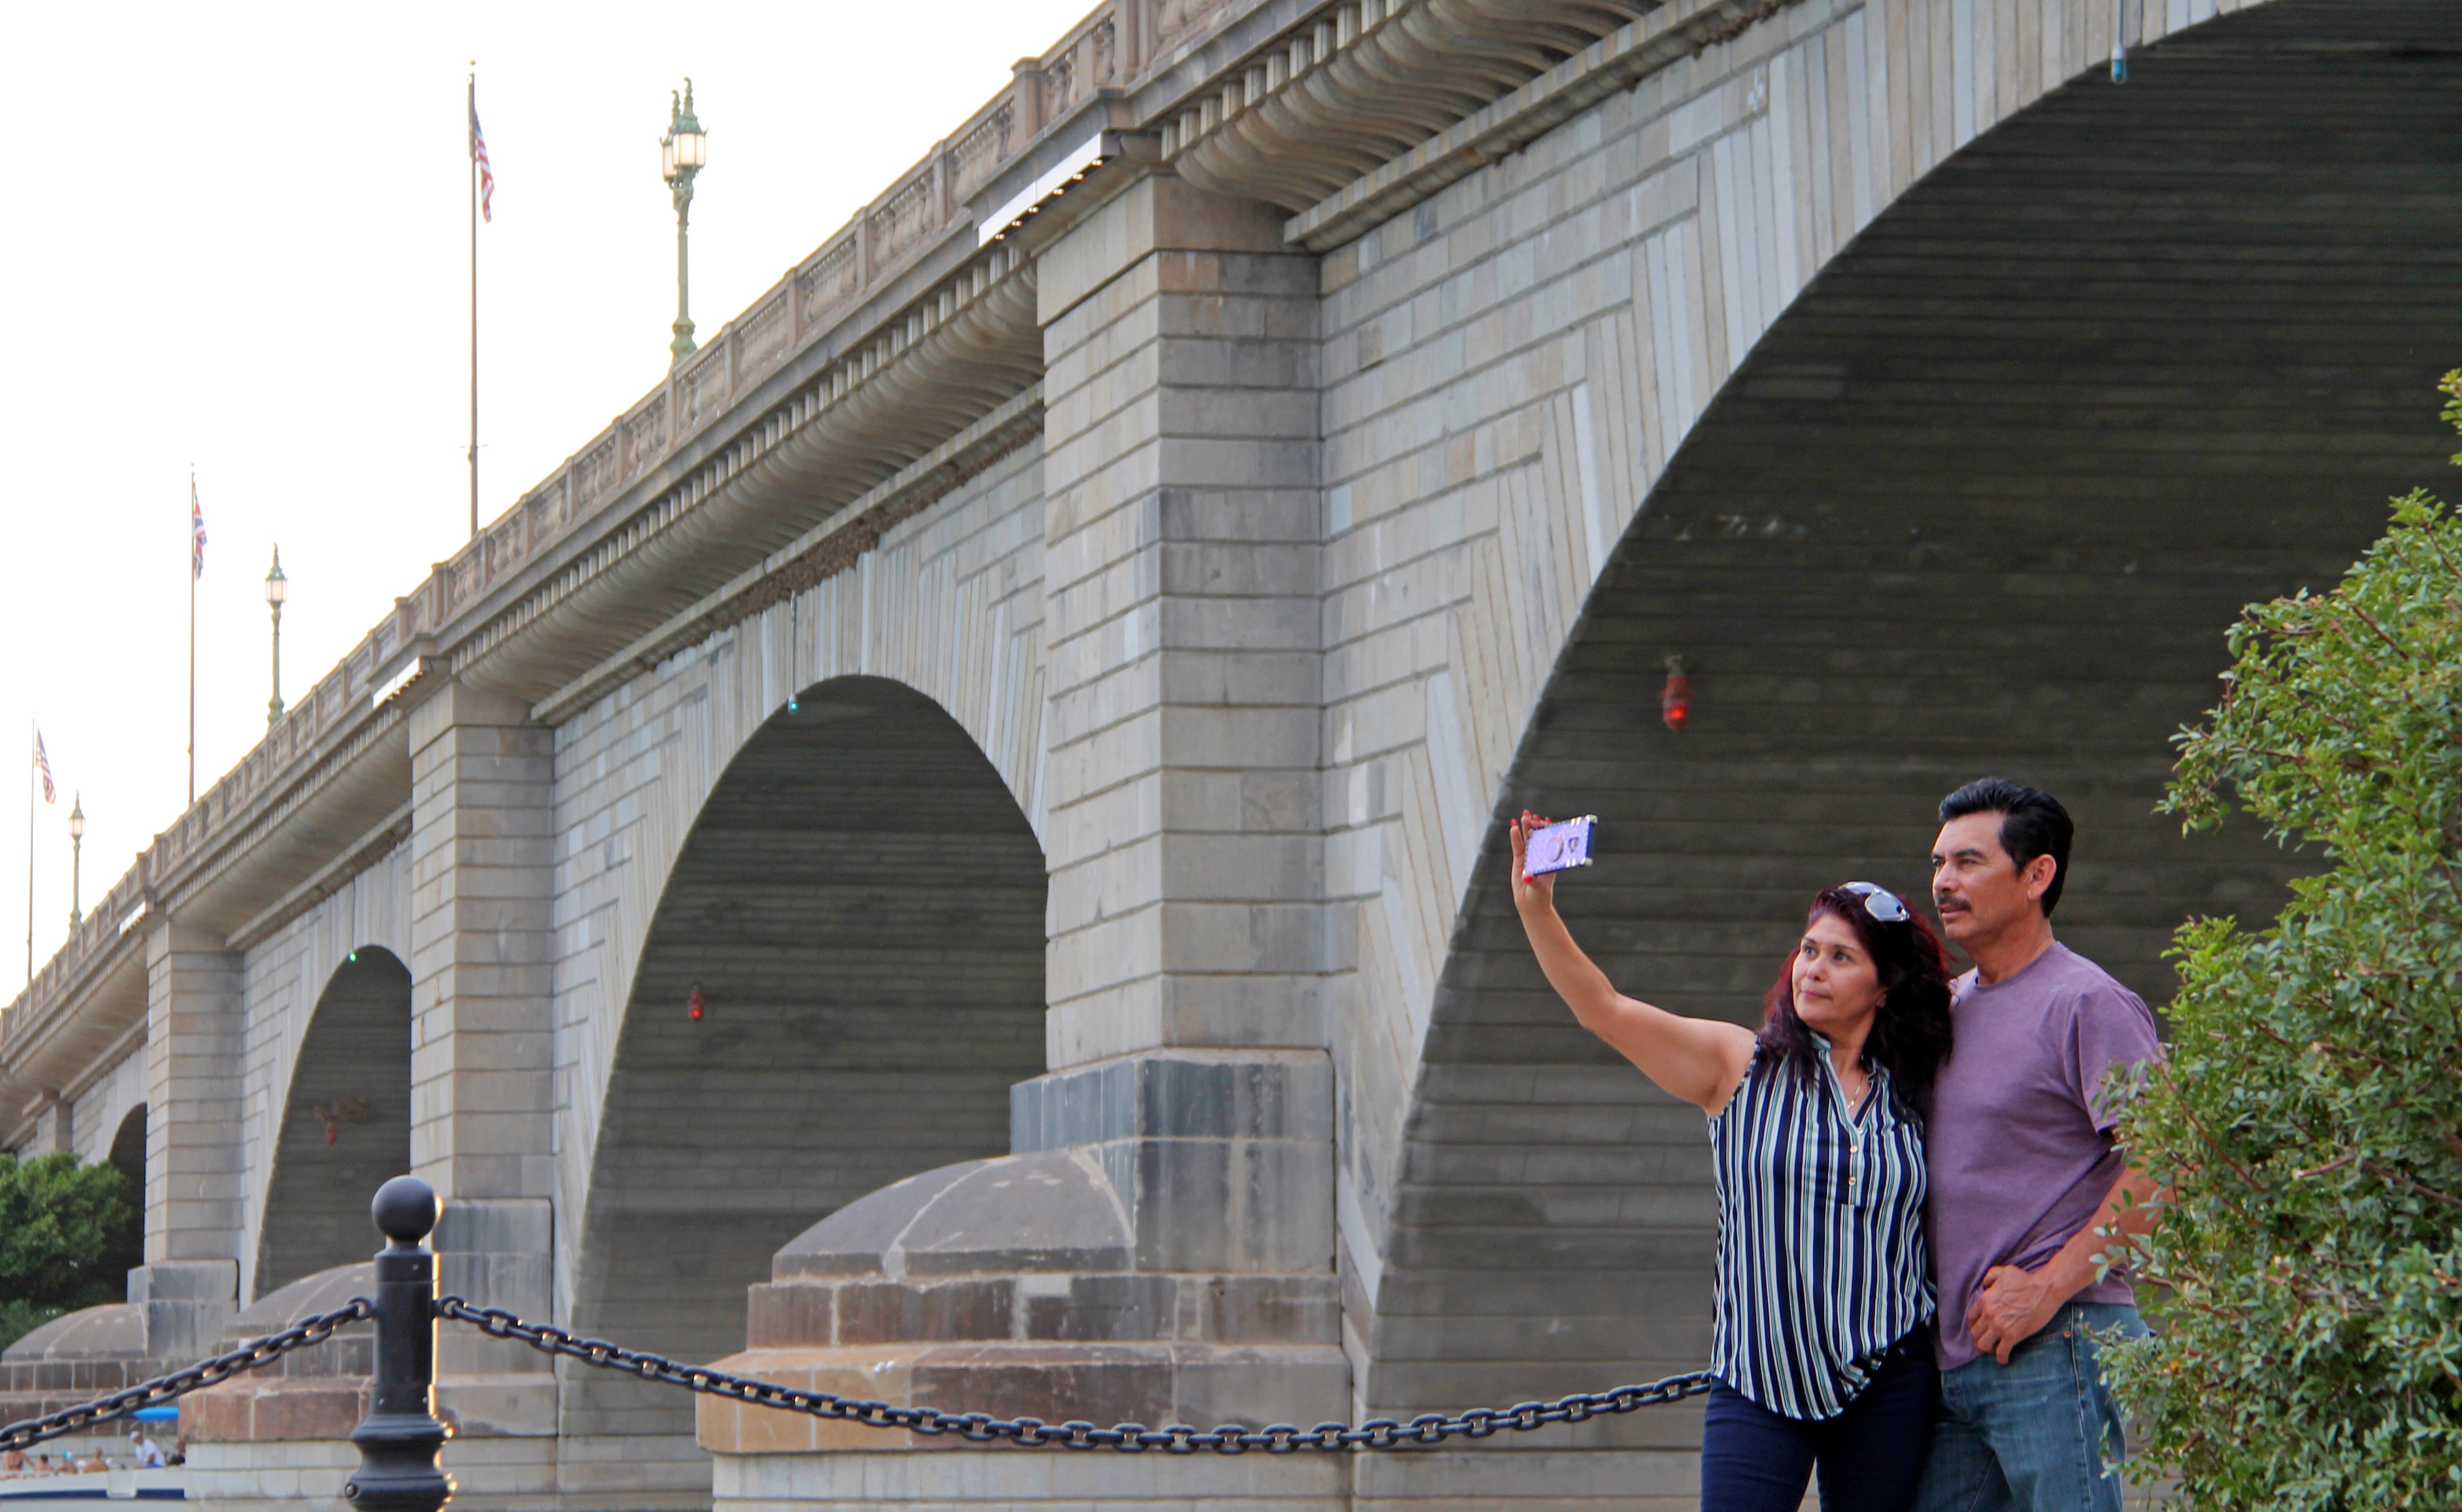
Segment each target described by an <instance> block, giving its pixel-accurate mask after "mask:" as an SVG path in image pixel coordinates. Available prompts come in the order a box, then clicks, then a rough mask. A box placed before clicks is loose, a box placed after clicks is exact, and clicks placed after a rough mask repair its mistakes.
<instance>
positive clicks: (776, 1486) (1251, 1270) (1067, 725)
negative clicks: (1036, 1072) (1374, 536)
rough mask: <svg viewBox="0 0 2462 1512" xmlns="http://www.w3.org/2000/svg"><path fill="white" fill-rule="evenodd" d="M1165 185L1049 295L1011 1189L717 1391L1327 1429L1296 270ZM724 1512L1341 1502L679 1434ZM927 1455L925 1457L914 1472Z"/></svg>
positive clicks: (1058, 262) (1114, 1468)
mask: <svg viewBox="0 0 2462 1512" xmlns="http://www.w3.org/2000/svg"><path fill="white" fill-rule="evenodd" d="M1282 221H1283V216H1282V214H1281V212H1279V211H1277V210H1275V209H1273V208H1272V207H1270V206H1266V205H1252V204H1247V203H1243V202H1239V201H1232V200H1225V199H1221V198H1219V197H1216V196H1211V195H1207V194H1203V193H1200V192H1199V191H1197V190H1194V189H1192V188H1190V187H1188V186H1187V185H1186V184H1182V183H1181V182H1180V181H1179V180H1178V179H1177V178H1175V177H1171V176H1169V175H1159V176H1153V177H1148V178H1146V179H1143V180H1142V181H1140V182H1137V183H1135V184H1131V185H1129V186H1127V187H1126V188H1124V189H1123V190H1121V191H1120V192H1119V193H1118V195H1117V196H1116V197H1115V198H1113V199H1112V201H1111V202H1110V203H1108V204H1106V205H1103V206H1101V207H1100V208H1098V209H1095V210H1094V211H1092V212H1091V213H1090V214H1089V215H1088V216H1087V218H1086V219H1085V220H1084V221H1082V222H1081V223H1079V224H1078V225H1076V226H1074V227H1070V228H1069V229H1068V230H1066V231H1064V232H1062V233H1060V235H1059V236H1058V237H1057V238H1056V239H1055V240H1054V241H1053V242H1052V243H1051V244H1050V245H1049V246H1047V248H1044V250H1043V251H1042V252H1041V254H1040V256H1039V258H1038V267H1037V274H1036V276H1037V288H1038V297H1039V300H1040V302H1041V311H1040V316H1041V320H1042V324H1043V330H1044V355H1045V378H1044V400H1045V421H1044V458H1043V479H1044V487H1045V553H1044V560H1045V572H1046V576H1045V604H1046V613H1047V620H1046V624H1047V636H1048V637H1049V641H1048V644H1049V648H1050V649H1049V658H1050V668H1051V672H1050V679H1051V680H1050V687H1051V689H1052V692H1051V695H1050V697H1051V702H1050V705H1049V708H1048V710H1047V722H1046V728H1047V742H1048V745H1047V752H1046V755H1045V768H1044V770H1045V776H1044V792H1045V794H1046V804H1047V823H1046V825H1045V826H1044V828H1043V834H1044V848H1045V856H1046V859H1047V864H1048V866H1049V868H1050V883H1051V887H1050V899H1049V903H1048V912H1047V931H1048V944H1047V955H1046V967H1045V977H1046V985H1047V994H1048V1004H1049V1015H1048V1018H1047V1033H1046V1051H1047V1064H1048V1065H1049V1066H1050V1068H1051V1070H1050V1072H1049V1073H1048V1074H1047V1075H1044V1076H1041V1077H1038V1078H1036V1079H1034V1080H1032V1081H1029V1082H1026V1083H1024V1084H1022V1085H1021V1086H1019V1087H1018V1088H1017V1089H1016V1090H1015V1091H1014V1092H1013V1094H1012V1097H1011V1102H1010V1112H1011V1117H1010V1138H1011V1147H1012V1151H1013V1153H1012V1154H1011V1155H1009V1156H1006V1157H1004V1158H1003V1159H999V1160H993V1161H988V1162H979V1163H976V1164H972V1165H967V1166H954V1167H946V1168H943V1169H941V1170H939V1171H934V1172H928V1173H925V1174H924V1175H922V1176H918V1177H913V1178H911V1179H909V1180H907V1181H903V1182H900V1183H898V1184H897V1185H896V1186H893V1187H890V1188H887V1189H885V1190H883V1191H881V1192H877V1193H875V1194H873V1195H872V1196H869V1197H866V1198H864V1199H861V1200H859V1201H857V1202H854V1203H851V1204H849V1205H848V1206H846V1207H844V1208H841V1209H839V1210H838V1212H837V1213H835V1214H833V1215H831V1217H830V1218H828V1219H826V1220H823V1221H822V1222H821V1223H819V1224H816V1225H815V1226H814V1227H813V1228H812V1229H810V1230H809V1231H807V1232H806V1233H805V1234H804V1235H803V1236H801V1237H800V1238H798V1239H797V1240H796V1241H795V1242H794V1243H792V1244H790V1245H789V1246H788V1248H787V1249H785V1250H783V1251H781V1252H780V1253H779V1254H778V1256H777V1257H776V1260H775V1262H774V1264H773V1265H772V1270H771V1277H772V1279H771V1282H770V1283H769V1285H765V1286H756V1287H755V1288H753V1298H752V1305H751V1324H750V1342H751V1346H752V1348H751V1350H749V1351H748V1352H747V1353H746V1354H745V1355H742V1356H738V1357H737V1359H736V1361H735V1362H734V1364H733V1365H732V1366H731V1367H730V1368H732V1369H737V1370H742V1371H745V1372H749V1373H755V1374H759V1375H762V1376H764V1377H766V1378H769V1379H777V1380H786V1381H789V1382H808V1383H810V1384H811V1385H813V1386H816V1387H819V1388H821V1389H824V1390H831V1391H838V1392H844V1393H859V1394H866V1395H884V1396H888V1397H891V1398H893V1399H901V1400H906V1401H911V1402H914V1403H917V1404H921V1405H930V1406H937V1407H941V1408H944V1409H946V1410H950V1411H958V1412H962V1411H983V1412H990V1413H995V1414H1003V1415H1009V1414H1029V1415H1034V1416H1038V1417H1042V1418H1045V1419H1047V1420H1053V1421H1057V1420H1062V1419H1067V1418H1072V1417H1083V1418H1086V1419H1089V1420H1092V1421H1096V1422H1102V1423H1112V1422H1117V1421H1121V1420H1124V1419H1134V1420H1138V1421H1143V1422H1146V1423H1149V1424H1155V1423H1161V1422H1167V1421H1186V1422H1192V1423H1199V1424H1204V1425H1207V1426H1212V1425H1214V1424H1217V1423H1220V1422H1224V1421H1245V1422H1249V1423H1263V1422H1268V1421H1285V1422H1300V1423H1313V1422H1319V1421H1323V1420H1325V1419H1327V1418H1331V1417H1336V1416H1340V1415H1343V1414H1344V1413H1345V1412H1346V1411H1347V1409H1348V1408H1349V1405H1350V1372H1349V1365H1348V1362H1347V1360H1346V1359H1345V1357H1344V1355H1343V1353H1342V1350H1341V1348H1340V1311H1341V1308H1340V1300H1339V1294H1338V1290H1337V1286H1336V1282H1335V1277H1334V1264H1333V1261H1334V1255H1333V1251H1334V1242H1333V1232H1334V1207H1333V1072H1332V1066H1331V1063H1330V1060H1329V1059H1328V1056H1327V1054H1326V1051H1325V1043H1326V1034H1325V1027H1324V1024H1323V1008H1322V998H1323V991H1324V983H1325V981H1326V978H1327V973H1328V970H1329V969H1330V968H1331V966H1332V965H1333V964H1334V962H1332V961H1330V960H1329V959H1328V943H1327V940H1328V931H1327V929H1326V927H1325V922H1324V918H1323V912H1324V911H1323V907H1322V904H1321V903H1320V902H1319V901H1318V899H1319V897H1320V896H1321V895H1322V892H1323V887H1322V885H1321V884H1322V874H1323V866H1324V863H1323V854H1324V847H1323V842H1322V837H1321V836H1322V828H1321V825H1320V822H1319V802H1318V795H1317V784H1318V767H1319V762H1318V728H1319V710H1320V704H1321V702H1322V696H1321V690H1320V665H1321V657H1320V653H1319V649H1318V647H1319V643H1320V632H1319V623H1320V606H1319V598H1318V550H1319V547H1318V542H1319V539H1320V505H1319V497H1318V492H1317V488H1316V476H1317V441H1316V435H1317V415H1318V409H1317V406H1318V397H1317V352H1316V336H1315V331H1316V291H1317V271H1316V265H1315V261H1314V259H1312V258H1310V257H1307V256H1305V255H1294V254H1292V253H1290V252H1289V251H1288V250H1287V249H1286V248H1285V247H1284V245H1283V241H1282V236H1281V226H1282ZM701 1437H702V1444H703V1445H704V1446H705V1447H707V1448H709V1449H711V1450H712V1451H713V1452H714V1453H715V1454H716V1455H717V1465H716V1468H715V1471H714V1480H715V1485H714V1489H715V1492H716V1496H717V1500H718V1501H719V1502H721V1503H722V1504H727V1503H741V1504H745V1505H746V1506H749V1505H751V1504H754V1503H767V1504H774V1503H776V1502H779V1501H788V1500H792V1501H802V1502H805V1503H807V1504H813V1505H821V1506H838V1505H843V1506H849V1507H853V1506H858V1505H876V1504H878V1503H879V1502H880V1501H916V1502H925V1503H940V1502H947V1501H961V1500H962V1501H971V1502H983V1503H986V1504H994V1505H1002V1506H1007V1507H1012V1508H1024V1507H1029V1506H1046V1505H1055V1504H1063V1503H1065V1504H1068V1505H1071V1506H1083V1505H1086V1504H1089V1503H1096V1502H1134V1503H1138V1504H1145V1505H1151V1504H1155V1503H1156V1502H1157V1501H1162V1500H1172V1501H1179V1500H1183V1499H1189V1500H1203V1501H1207V1502H1208V1504H1209V1505H1216V1506H1224V1507H1238V1506H1250V1507H1259V1508H1262V1507H1264V1506H1267V1505H1271V1506H1272V1507H1274V1508H1277V1509H1279V1512H1299V1509H1302V1508H1317V1507H1323V1508H1331V1507H1335V1506H1339V1505H1341V1504H1342V1502H1343V1495H1344V1487H1345V1484H1346V1481H1347V1477H1348V1475H1349V1470H1348V1467H1347V1465H1346V1464H1345V1463H1344V1462H1343V1461H1341V1460H1340V1459H1338V1458H1323V1457H1298V1456H1293V1457H1287V1458H1273V1459H1272V1460H1270V1461H1268V1460H1266V1459H1265V1458H1263V1457H1259V1456H1249V1457H1245V1458H1242V1459H1241V1460H1238V1461H1235V1462H1229V1463H1224V1464H1210V1463H1192V1462H1191V1461H1188V1460H1174V1461H1172V1466H1171V1474H1170V1475H1169V1476H1167V1477H1166V1476H1162V1475H1159V1474H1158V1473H1157V1472H1155V1470H1154V1469H1153V1468H1152V1467H1151V1466H1150V1465H1148V1464H1146V1463H1144V1462H1143V1461H1136V1460H1128V1459H1125V1458H1119V1457H1102V1456H1091V1455H1089V1456H1069V1457H1067V1458H1062V1459H1055V1458H1052V1457H1049V1456H1024V1455H989V1456H971V1457H970V1456H964V1455H953V1454H935V1453H930V1452H928V1451H930V1450H932V1449H934V1448H936V1447H939V1444H940V1443H941V1440H938V1439H930V1438H911V1437H909V1436H906V1435H903V1434H880V1433H876V1432H872V1431H868V1430H862V1429H853V1428H831V1427H818V1428H816V1427H814V1426H813V1425H812V1424H811V1422H810V1420H809V1419H805V1420H802V1421H800V1422H789V1421H786V1420H783V1419H781V1418H780V1417H779V1415H777V1414H774V1413H768V1412H763V1411H760V1410H755V1409H743V1408H736V1407H732V1406H729V1405H725V1404H718V1403H711V1402H708V1401H706V1400H705V1401H704V1402H703V1404H702V1418H701ZM918 1451H922V1452H918Z"/></svg>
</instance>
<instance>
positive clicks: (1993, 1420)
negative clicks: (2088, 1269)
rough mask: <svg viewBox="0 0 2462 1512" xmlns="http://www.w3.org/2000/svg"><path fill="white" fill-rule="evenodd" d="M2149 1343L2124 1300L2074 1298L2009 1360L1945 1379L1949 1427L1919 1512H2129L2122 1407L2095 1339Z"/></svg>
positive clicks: (1941, 1431) (1973, 1366)
mask: <svg viewBox="0 0 2462 1512" xmlns="http://www.w3.org/2000/svg"><path fill="white" fill-rule="evenodd" d="M2114 1329H2117V1330H2118V1331H2119V1332H2120V1333H2121V1334H2122V1335H2123V1336H2125V1337H2127V1338H2132V1339H2134V1338H2142V1337H2144V1336H2145V1333H2146V1325H2145V1324H2144V1323H2142V1322H2140V1321H2139V1320H2138V1317H2137V1309H2136V1308H2135V1307H2128V1306H2127V1305H2126V1304H2123V1303H2111V1302H2072V1303H2070V1304H2068V1305H2067V1306H2066V1307H2062V1308H2061V1310H2060V1311H2058V1312H2056V1313H2054V1314H2052V1321H2051V1322H2050V1323H2049V1324H2046V1325H2045V1326H2044V1328H2043V1331H2042V1332H2041V1333H2038V1334H2036V1335H2035V1336H2034V1337H2033V1338H2031V1339H2028V1340H2027V1341H2026V1342H2025V1343H2023V1344H2021V1345H2019V1346H2018V1348H2017V1349H2015V1350H2011V1351H2010V1353H2009V1363H2008V1364H2006V1365H2003V1364H2001V1363H2000V1362H1999V1361H1998V1360H1996V1359H1994V1358H1993V1357H1992V1356H1990V1355H1988V1354H1986V1355H1983V1356H1982V1357H1980V1358H1979V1359H1975V1360H1970V1361H1968V1362H1967V1363H1966V1364H1964V1365H1961V1366H1959V1367H1958V1368H1957V1369H1955V1370H1954V1371H1950V1372H1946V1373H1944V1374H1943V1375H1942V1376H1941V1378H1940V1405H1941V1416H1940V1426H1939V1428H1938V1429H1937V1430H1936V1431H1935V1432H1934V1433H1933V1440H1932V1458H1931V1460H1930V1462H1928V1463H1927V1464H1926V1465H1925V1466H1924V1477H1923V1488H1922V1490H1921V1491H1919V1492H1917V1493H1916V1496H1915V1509H1916V1512H2120V1490H2121V1486H2120V1475H2119V1472H2118V1470H2117V1469H2116V1468H2115V1469H2109V1470H2106V1465H2107V1464H2108V1465H2110V1466H2115V1467H2116V1466H2117V1465H2118V1464H2119V1463H2120V1454H2121V1441H2120V1411H2119V1409H2118V1408H2117V1407H2115V1406H2114V1405H2113V1404H2112V1400H2111V1392H2110V1389H2109V1388H2107V1387H2106V1386H2105V1385H2104V1383H2103V1371H2102V1369H2101V1367H2099V1366H2098V1365H2097V1364H2096V1363H2095V1344H2094V1338H2093V1337H2092V1336H2091V1335H2108V1334H2110V1333H2111V1332H2112V1331H2113V1330H2114Z"/></svg>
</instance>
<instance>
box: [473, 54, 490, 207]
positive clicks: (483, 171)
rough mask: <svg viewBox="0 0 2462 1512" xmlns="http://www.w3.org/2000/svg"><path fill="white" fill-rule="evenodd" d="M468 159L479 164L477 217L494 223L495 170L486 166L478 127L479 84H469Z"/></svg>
mask: <svg viewBox="0 0 2462 1512" xmlns="http://www.w3.org/2000/svg"><path fill="white" fill-rule="evenodd" d="M470 161H471V162H475V163H477V164H478V165H479V219H481V220H483V221H486V223H487V224H488V225H490V226H493V225H494V224H496V210H495V199H496V170H495V169H493V168H491V167H489V166H487V134H486V132H483V131H481V130H480V129H479V86H478V84H477V82H476V81H473V82H472V83H471V85H470Z"/></svg>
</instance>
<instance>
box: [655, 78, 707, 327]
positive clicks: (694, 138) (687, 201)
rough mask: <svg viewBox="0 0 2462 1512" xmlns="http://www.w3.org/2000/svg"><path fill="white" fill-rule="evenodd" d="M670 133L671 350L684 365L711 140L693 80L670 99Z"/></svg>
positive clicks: (665, 168) (664, 150)
mask: <svg viewBox="0 0 2462 1512" xmlns="http://www.w3.org/2000/svg"><path fill="white" fill-rule="evenodd" d="M667 99H668V104H667V134H666V135H665V136H663V137H660V138H659V174H660V176H661V177H663V178H664V179H665V180H666V181H667V187H668V189H669V190H671V191H672V192H673V193H674V195H675V198H676V328H675V329H676V338H675V339H674V340H673V341H670V342H668V343H667V350H668V351H669V352H671V353H673V354H675V360H676V361H678V362H681V361H682V360H683V359H684V358H686V357H688V356H692V355H693V323H692V299H691V285H692V279H691V276H690V274H691V268H692V255H691V243H690V241H689V238H688V236H687V234H686V233H687V231H688V229H689V227H690V225H691V221H692V194H693V175H695V174H697V173H699V172H701V170H702V164H704V163H706V162H709V137H708V135H707V134H706V133H704V132H703V131H702V129H701V118H699V117H697V116H695V115H694V114H693V97H692V80H691V79H685V80H684V92H683V94H682V95H681V96H677V95H676V94H675V93H674V92H672V91H670V92H669V94H668V97H667Z"/></svg>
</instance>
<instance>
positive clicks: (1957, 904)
mask: <svg viewBox="0 0 2462 1512" xmlns="http://www.w3.org/2000/svg"><path fill="white" fill-rule="evenodd" d="M1932 906H1933V912H1935V913H1941V914H1947V913H1951V912H1956V913H1960V914H1962V913H1965V912H1966V899H1964V898H1962V897H1960V896H1957V895H1956V894H1954V893H1934V894H1933V895H1932Z"/></svg>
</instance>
